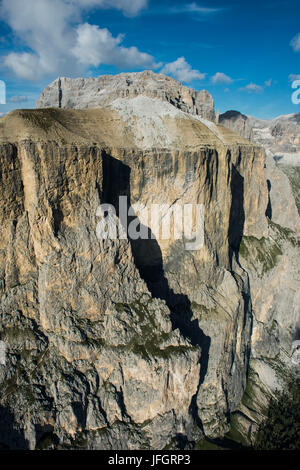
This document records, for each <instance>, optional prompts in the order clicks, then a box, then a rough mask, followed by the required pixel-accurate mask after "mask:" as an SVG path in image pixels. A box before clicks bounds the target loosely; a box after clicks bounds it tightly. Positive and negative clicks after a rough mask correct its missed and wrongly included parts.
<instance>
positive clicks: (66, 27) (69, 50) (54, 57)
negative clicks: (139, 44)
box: [0, 0, 156, 80]
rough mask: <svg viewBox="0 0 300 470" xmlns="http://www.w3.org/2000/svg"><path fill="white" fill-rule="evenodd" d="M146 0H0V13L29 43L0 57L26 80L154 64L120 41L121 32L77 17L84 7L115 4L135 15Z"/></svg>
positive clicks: (25, 41) (21, 38)
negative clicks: (92, 68)
mask: <svg viewBox="0 0 300 470" xmlns="http://www.w3.org/2000/svg"><path fill="white" fill-rule="evenodd" d="M146 5H147V0H39V1H38V2H37V1H36V0H26V2H24V0H2V3H1V6H0V17H1V18H2V19H4V20H5V21H6V22H7V23H8V24H9V26H10V27H11V28H12V30H13V32H14V33H15V35H16V36H17V37H18V38H19V39H20V40H21V41H22V43H23V44H24V45H25V46H27V48H29V49H30V51H26V52H19V53H18V52H12V53H10V54H8V55H7V56H5V57H4V59H3V63H4V65H5V66H7V67H9V68H10V69H12V70H13V72H14V73H15V74H16V75H17V76H19V77H21V78H24V79H27V80H35V79H36V80H37V79H40V78H41V77H43V76H47V75H58V74H59V75H74V74H80V73H83V72H84V71H85V70H86V68H88V67H89V66H93V65H97V66H98V65H100V64H106V65H116V66H117V67H155V65H156V64H155V63H154V60H153V58H152V57H151V56H150V55H149V54H146V53H143V52H140V51H139V50H138V49H137V48H136V47H129V48H126V47H124V46H121V45H120V44H121V42H122V40H123V36H122V35H119V36H117V37H113V36H112V34H111V33H110V32H109V31H108V30H107V29H106V28H103V29H101V28H99V26H95V25H90V24H88V23H84V24H82V22H81V21H82V20H81V14H82V11H83V10H84V9H87V10H88V9H90V8H115V9H118V10H120V11H122V12H123V13H124V14H126V15H127V16H134V15H136V14H137V13H138V12H139V11H140V10H141V9H142V8H144V7H145V6H146ZM93 43H94V45H93ZM88 44H89V45H90V49H89V50H88V49H87V47H85V46H87V45H88ZM92 46H93V47H92ZM84 55H86V56H87V58H86V59H84Z"/></svg>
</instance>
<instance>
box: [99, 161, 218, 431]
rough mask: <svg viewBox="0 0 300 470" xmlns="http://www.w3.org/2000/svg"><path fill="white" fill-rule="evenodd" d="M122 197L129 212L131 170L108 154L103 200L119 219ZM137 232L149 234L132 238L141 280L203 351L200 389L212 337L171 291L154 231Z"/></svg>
mask: <svg viewBox="0 0 300 470" xmlns="http://www.w3.org/2000/svg"><path fill="white" fill-rule="evenodd" d="M120 196H127V209H128V208H129V207H130V206H131V198H130V168H129V167H128V166H127V165H125V164H124V163H122V162H121V161H119V160H117V159H115V158H113V157H111V156H110V155H108V154H107V153H104V154H103V192H102V201H103V202H104V203H108V204H112V205H113V206H114V207H115V209H116V213H117V216H119V213H118V203H119V197H120ZM136 218H137V217H136V215H133V216H132V217H128V226H129V224H130V222H131V221H132V220H134V219H136ZM126 229H127V227H126ZM137 229H138V230H140V231H147V233H148V238H147V239H146V240H144V239H137V240H132V239H131V238H130V237H128V240H129V242H130V245H131V250H132V254H133V258H134V261H135V265H136V267H137V269H138V270H139V273H140V276H141V278H142V279H143V280H144V281H145V283H146V285H147V287H148V289H149V291H150V293H151V295H152V297H154V298H158V299H161V300H164V301H165V302H166V305H167V306H168V308H169V310H170V312H171V314H170V319H171V322H172V327H173V329H176V328H178V329H179V330H180V332H181V334H182V336H183V337H185V338H187V339H189V340H190V341H191V343H192V344H193V345H194V346H200V348H201V359H200V381H199V387H200V386H201V384H202V383H203V381H204V378H205V376H206V373H207V367H208V360H209V348H210V341H211V340H210V337H209V336H206V335H205V334H204V332H203V331H202V330H201V328H200V327H199V322H198V320H197V319H194V320H192V317H193V312H192V309H191V302H190V300H189V298H188V297H187V296H186V295H184V294H176V293H175V292H174V291H173V290H172V289H171V288H170V286H169V282H168V279H167V278H166V276H165V273H164V267H163V258H162V252H161V249H160V246H159V244H158V242H157V240H156V239H155V237H154V235H153V233H152V232H151V230H150V228H149V227H145V226H144V225H142V224H141V223H139V224H138V227H137ZM196 395H197V394H195V396H194V399H193V403H192V405H191V410H190V411H191V413H193V415H194V417H195V419H197V420H198V421H199V418H198V417H197V408H196ZM199 424H200V423H199Z"/></svg>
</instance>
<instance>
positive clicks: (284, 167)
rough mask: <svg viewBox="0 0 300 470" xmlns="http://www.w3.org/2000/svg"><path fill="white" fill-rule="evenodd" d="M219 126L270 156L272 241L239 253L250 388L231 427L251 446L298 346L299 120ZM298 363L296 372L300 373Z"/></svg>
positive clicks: (230, 119) (239, 119)
mask: <svg viewBox="0 0 300 470" xmlns="http://www.w3.org/2000/svg"><path fill="white" fill-rule="evenodd" d="M220 123H222V124H223V125H224V126H226V127H228V128H230V129H232V130H235V131H236V132H238V133H239V134H240V135H243V136H246V137H247V138H250V139H251V140H253V141H254V142H256V143H258V144H260V145H262V146H264V147H265V149H266V156H267V158H266V164H265V177H266V180H267V184H268V191H269V203H268V207H267V210H266V216H267V217H268V225H269V236H268V237H267V238H264V237H263V238H262V239H261V240H257V239H256V238H251V237H250V238H249V237H247V236H246V237H243V240H242V243H241V245H240V250H239V259H240V262H241V264H242V266H243V267H244V268H245V269H246V270H247V272H248V274H249V278H250V285H251V292H252V306H253V333H252V354H251V360H250V365H249V377H248V384H247V389H246V392H245V395H244V397H243V400H242V403H241V405H240V407H239V410H237V411H236V412H235V413H233V415H232V422H233V423H234V427H235V431H237V432H238V433H239V435H240V436H242V440H244V442H246V443H248V444H249V442H251V441H253V439H254V436H255V431H256V429H257V425H258V424H259V422H260V421H261V420H262V419H263V417H264V416H265V412H266V411H265V410H266V407H267V405H268V401H269V398H270V396H271V395H272V393H274V391H275V390H276V388H280V387H282V386H284V383H285V380H286V378H287V377H289V375H290V372H291V367H290V366H291V363H293V346H292V345H293V344H294V343H292V344H291V337H292V338H293V340H294V341H298V339H299V336H300V335H299V331H300V329H299V325H300V311H299V300H300V299H299V289H300V285H299V266H298V263H297V260H298V259H299V233H300V217H299V209H300V204H299V187H300V178H299V176H300V170H299V169H300V166H299V164H300V159H299V155H300V153H299V151H300V146H299V142H300V141H299V136H300V126H299V123H300V121H299V114H293V115H288V116H280V117H278V118H276V119H274V120H272V121H263V120H259V119H255V118H253V117H251V116H248V117H247V116H243V115H241V114H240V113H238V112H233V111H229V112H228V113H225V114H223V115H221V116H220ZM294 363H295V364H296V362H295V361H294ZM295 364H294V367H293V368H292V370H294V372H296V373H297V372H298V373H299V366H298V367H297V366H296V367H295Z"/></svg>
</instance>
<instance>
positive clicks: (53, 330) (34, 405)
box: [0, 97, 268, 449]
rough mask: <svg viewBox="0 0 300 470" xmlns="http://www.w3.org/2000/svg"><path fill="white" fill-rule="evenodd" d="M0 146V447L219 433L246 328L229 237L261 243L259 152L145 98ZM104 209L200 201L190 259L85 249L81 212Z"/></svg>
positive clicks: (150, 244)
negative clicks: (1, 358) (1, 356)
mask: <svg viewBox="0 0 300 470" xmlns="http://www.w3.org/2000/svg"><path fill="white" fill-rule="evenodd" d="M154 135H155V136H156V137H155V139H152V136H154ZM0 136H1V150H0V155H1V201H2V202H1V205H0V214H1V226H0V227H1V238H0V239H1V246H0V277H1V289H2V290H1V304H0V318H1V322H0V328H1V337H0V339H1V341H2V343H1V344H2V345H3V346H4V348H5V350H6V357H5V365H3V363H1V364H0V374H1V375H0V381H1V384H0V390H1V395H0V405H1V407H2V408H1V409H3V410H4V411H3V413H6V415H5V416H13V419H10V420H6V421H5V423H6V424H5V429H4V431H3V432H2V439H3V440H2V443H3V445H7V446H10V447H13V446H15V447H18V448H20V447H23V448H27V447H29V448H51V447H52V448H53V447H54V448H83V447H87V448H97V449H104V448H105V449H111V448H113V449H121V448H126V449H133V448H135V449H136V448H155V449H161V448H164V447H165V446H171V447H173V448H176V447H178V446H179V447H180V446H182V442H185V443H186V445H189V446H192V445H193V443H194V442H195V441H196V440H198V439H200V438H201V437H203V433H205V435H206V436H210V437H217V436H221V435H223V434H224V433H225V432H226V431H227V430H228V429H229V425H230V423H229V419H228V416H229V414H230V413H231V412H233V411H234V410H237V408H238V406H239V403H240V401H241V399H242V396H243V393H244V390H245V387H246V379H247V370H248V363H249V358H250V343H251V330H252V323H253V317H252V306H251V291H250V286H249V280H248V275H247V273H246V271H245V270H244V269H242V268H241V266H240V264H239V262H238V258H237V254H238V249H239V245H240V242H241V239H242V236H243V234H244V235H247V236H249V237H257V238H258V239H261V237H263V236H265V237H267V232H268V225H267V220H266V218H265V209H266V207H267V203H268V191H267V184H266V181H265V179H264V176H263V167H264V162H265V155H264V152H263V151H262V150H261V149H259V148H258V147H256V146H254V145H253V144H251V143H250V142H248V141H246V140H244V139H242V138H239V137H238V136H236V135H235V134H233V133H232V132H230V131H229V130H227V129H225V128H224V127H222V126H216V125H215V124H213V123H211V122H208V121H205V120H203V119H201V118H200V117H194V116H192V115H190V114H187V113H183V112H182V111H180V110H177V111H176V109H175V108H174V107H173V106H172V105H171V104H169V103H161V102H160V101H157V100H153V99H150V98H147V97H136V98H134V99H132V100H128V99H123V100H122V99H118V100H115V101H114V103H112V105H110V106H109V107H107V108H104V109H91V110H67V109H66V110H59V109H46V110H33V111H30V110H27V111H15V112H12V113H10V114H9V115H8V116H6V117H5V118H3V119H1V120H0ZM119 196H127V202H128V205H129V206H134V204H136V203H138V204H140V205H141V204H142V205H144V206H145V207H146V208H150V207H151V205H152V204H161V203H164V204H165V210H167V211H168V210H169V209H170V208H172V207H173V205H174V204H175V203H179V204H181V205H184V204H191V203H195V201H196V202H197V203H199V204H203V206H204V214H205V217H204V246H203V247H202V248H201V249H198V250H194V251H188V250H186V249H185V243H184V240H182V239H175V236H174V234H173V235H172V236H171V238H169V239H164V237H163V236H162V235H161V234H158V235H157V237H155V236H151V238H149V239H147V240H140V239H136V240H132V239H117V240H99V239H98V238H97V235H96V228H97V223H98V221H99V213H98V211H97V208H98V206H99V204H100V203H109V204H113V205H115V206H117V202H118V198H119ZM134 207H135V208H136V209H135V210H136V211H138V212H136V214H135V215H137V216H138V218H139V226H140V227H144V228H146V229H147V230H150V233H152V235H153V233H154V226H153V221H152V219H151V220H147V219H146V218H145V211H144V210H141V209H138V207H136V206H134ZM118 215H120V214H118V213H117V216H118ZM0 411H1V410H0ZM12 433H13V436H15V435H16V437H15V438H12V437H11V436H12ZM3 436H4V437H3ZM5 436H6V437H5ZM16 443H17V444H16Z"/></svg>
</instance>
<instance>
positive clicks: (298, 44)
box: [290, 33, 300, 52]
mask: <svg viewBox="0 0 300 470" xmlns="http://www.w3.org/2000/svg"><path fill="white" fill-rule="evenodd" d="M290 46H292V48H293V49H294V51H295V52H299V51H300V33H298V34H296V36H294V37H293V39H292V40H291V42H290Z"/></svg>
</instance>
